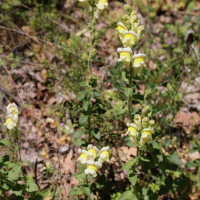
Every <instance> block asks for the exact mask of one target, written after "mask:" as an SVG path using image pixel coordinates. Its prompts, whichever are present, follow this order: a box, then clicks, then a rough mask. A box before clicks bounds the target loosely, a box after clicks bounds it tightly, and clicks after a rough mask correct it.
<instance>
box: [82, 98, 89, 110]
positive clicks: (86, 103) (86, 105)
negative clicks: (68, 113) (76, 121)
mask: <svg viewBox="0 0 200 200" xmlns="http://www.w3.org/2000/svg"><path fill="white" fill-rule="evenodd" d="M89 105H90V101H87V100H83V108H84V110H85V111H87V110H88V107H89Z"/></svg>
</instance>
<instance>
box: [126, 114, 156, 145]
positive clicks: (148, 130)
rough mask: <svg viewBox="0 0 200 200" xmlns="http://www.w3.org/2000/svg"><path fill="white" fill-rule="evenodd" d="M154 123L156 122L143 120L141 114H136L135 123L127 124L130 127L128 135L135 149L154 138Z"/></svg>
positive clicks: (147, 119) (145, 118)
mask: <svg viewBox="0 0 200 200" xmlns="http://www.w3.org/2000/svg"><path fill="white" fill-rule="evenodd" d="M154 123H155V122H154V120H149V118H148V117H144V118H141V116H140V115H139V114H136V115H135V117H134V123H127V124H126V125H127V127H128V131H127V133H126V135H128V136H129V137H130V141H131V142H132V144H133V146H134V147H137V146H140V147H142V146H144V145H145V143H146V142H147V141H148V140H150V139H151V138H152V133H154V129H153V126H154Z"/></svg>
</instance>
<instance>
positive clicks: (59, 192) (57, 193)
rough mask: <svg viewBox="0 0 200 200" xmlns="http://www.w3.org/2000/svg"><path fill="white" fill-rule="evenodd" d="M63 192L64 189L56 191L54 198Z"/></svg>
mask: <svg viewBox="0 0 200 200" xmlns="http://www.w3.org/2000/svg"><path fill="white" fill-rule="evenodd" d="M63 190H64V188H60V189H58V190H57V192H56V195H55V196H56V197H57V196H58V195H59V194H61V192H62V191H63Z"/></svg>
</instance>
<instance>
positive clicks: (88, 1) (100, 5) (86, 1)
mask: <svg viewBox="0 0 200 200" xmlns="http://www.w3.org/2000/svg"><path fill="white" fill-rule="evenodd" d="M79 1H80V2H81V4H82V5H83V7H84V8H85V9H86V10H87V11H88V12H91V11H92V5H96V11H95V14H94V17H95V18H96V19H98V18H99V16H100V14H101V13H102V12H103V10H104V9H105V8H108V1H107V0H99V1H96V0H79Z"/></svg>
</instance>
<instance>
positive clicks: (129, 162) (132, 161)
mask: <svg viewBox="0 0 200 200" xmlns="http://www.w3.org/2000/svg"><path fill="white" fill-rule="evenodd" d="M134 163H135V160H131V161H128V162H127V163H125V164H124V165H123V167H122V170H126V169H130V168H131V167H132V166H133V165H134Z"/></svg>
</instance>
